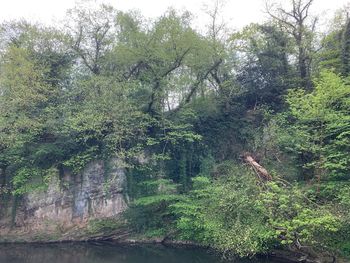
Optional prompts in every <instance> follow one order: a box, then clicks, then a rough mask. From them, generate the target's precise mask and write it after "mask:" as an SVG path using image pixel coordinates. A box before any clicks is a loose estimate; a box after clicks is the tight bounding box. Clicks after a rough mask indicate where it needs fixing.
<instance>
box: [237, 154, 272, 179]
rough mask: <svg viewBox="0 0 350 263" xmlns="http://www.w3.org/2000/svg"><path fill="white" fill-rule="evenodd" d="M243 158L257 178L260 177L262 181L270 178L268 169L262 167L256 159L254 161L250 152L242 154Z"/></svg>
mask: <svg viewBox="0 0 350 263" xmlns="http://www.w3.org/2000/svg"><path fill="white" fill-rule="evenodd" d="M243 159H244V161H245V162H246V163H247V164H249V165H250V166H251V167H252V168H253V170H254V171H255V173H256V174H257V175H258V176H259V178H261V179H262V180H264V181H271V180H272V177H271V175H270V174H269V173H268V171H267V170H266V169H265V168H264V167H262V166H261V165H260V164H259V163H258V162H257V161H255V159H254V158H253V157H252V155H251V154H249V153H245V154H244V155H243Z"/></svg>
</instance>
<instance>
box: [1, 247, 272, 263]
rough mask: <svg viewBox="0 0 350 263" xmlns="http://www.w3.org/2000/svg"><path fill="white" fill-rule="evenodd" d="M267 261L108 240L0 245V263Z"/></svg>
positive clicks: (210, 262)
mask: <svg viewBox="0 0 350 263" xmlns="http://www.w3.org/2000/svg"><path fill="white" fill-rule="evenodd" d="M228 262H235V263H253V262H254V263H263V262H264V263H267V262H272V261H270V260H266V259H264V260H257V259H256V260H235V261H224V260H222V259H221V258H220V257H219V256H218V255H215V254H213V253H209V252H207V251H206V250H203V249H194V248H191V249H189V248H169V247H164V246H160V245H147V246H146V245H143V246H136V245H122V246H121V245H115V244H111V243H61V244H7V245H0V263H228Z"/></svg>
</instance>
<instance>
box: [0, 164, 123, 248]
mask: <svg viewBox="0 0 350 263" xmlns="http://www.w3.org/2000/svg"><path fill="white" fill-rule="evenodd" d="M50 180H51V181H50V183H49V184H48V185H49V186H48V189H46V190H42V191H34V192H31V193H29V194H26V195H25V196H23V197H22V198H21V200H20V201H19V202H18V204H17V205H16V207H17V209H16V213H15V214H14V213H13V207H12V208H11V207H1V208H0V209H2V210H4V209H5V210H6V211H5V212H4V211H3V213H2V216H1V218H0V241H6V240H9V241H10V240H11V241H20V240H21V239H23V240H24V241H31V240H30V239H34V240H35V239H36V240H38V239H39V240H41V239H42V240H46V239H49V240H52V241H55V240H69V239H77V238H79V237H80V238H81V239H84V238H86V231H88V227H89V222H90V221H92V220H99V219H104V218H117V217H118V216H119V215H120V214H121V213H122V212H123V211H124V210H125V209H126V208H127V203H128V196H127V192H126V175H125V169H124V168H123V167H122V165H121V162H120V161H119V160H118V159H112V160H110V161H108V162H104V161H94V162H91V163H89V164H88V165H87V166H86V168H85V169H84V170H83V171H82V172H81V173H80V174H77V175H74V174H72V173H71V172H69V171H68V170H62V171H61V172H60V173H58V172H57V174H54V175H52V176H51V179H50ZM13 202H14V201H13ZM13 202H7V203H13ZM40 233H41V234H40ZM40 235H45V237H42V238H40Z"/></svg>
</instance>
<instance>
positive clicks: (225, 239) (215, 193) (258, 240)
mask: <svg viewBox="0 0 350 263" xmlns="http://www.w3.org/2000/svg"><path fill="white" fill-rule="evenodd" d="M223 165H224V166H225V168H224V169H220V168H219V169H220V170H221V171H223V173H221V174H220V178H219V179H217V180H215V181H212V180H211V179H209V178H208V177H196V178H194V179H193V190H192V191H190V193H189V195H188V196H187V198H186V199H184V200H181V201H180V202H178V203H176V204H174V205H172V206H171V208H172V209H173V211H174V213H175V214H176V215H177V217H178V218H177V220H176V228H177V230H178V231H179V236H180V238H183V239H189V240H195V241H197V242H200V243H203V244H205V245H210V246H213V247H214V248H216V249H218V250H219V251H221V252H223V253H224V254H226V256H230V255H231V256H232V255H240V256H252V255H254V254H256V253H260V252H264V251H266V249H267V248H268V247H269V244H270V243H271V242H273V235H272V233H273V231H272V230H271V229H269V228H268V225H267V222H266V219H265V214H264V208H263V207H260V206H259V205H257V201H258V196H259V192H260V189H259V186H257V185H256V184H255V182H254V180H255V178H254V175H253V174H251V172H250V171H249V170H246V169H245V168H244V167H241V166H234V165H228V164H223Z"/></svg>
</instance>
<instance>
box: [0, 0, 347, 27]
mask: <svg viewBox="0 0 350 263" xmlns="http://www.w3.org/2000/svg"><path fill="white" fill-rule="evenodd" d="M91 1H93V2H98V3H109V4H112V5H113V6H115V7H116V8H117V9H119V10H123V11H127V10H130V9H138V10H139V11H140V12H141V13H142V14H143V15H144V16H145V17H148V18H151V17H157V16H159V15H161V14H162V13H164V12H165V11H166V10H167V9H168V8H169V7H174V8H176V9H179V10H184V9H186V10H189V11H191V12H192V13H193V14H194V16H195V19H194V23H195V25H196V26H199V27H200V26H202V25H204V24H206V23H207V21H208V20H207V19H208V17H207V16H206V15H205V12H204V9H205V6H206V5H207V6H212V5H213V2H214V1H215V0H91ZM224 1H225V2H226V4H225V8H224V10H223V16H224V19H225V21H226V22H227V24H229V26H230V27H232V28H235V29H239V28H241V27H242V26H244V25H247V24H249V23H251V22H261V21H263V20H264V18H265V17H266V15H265V14H264V12H263V9H264V2H265V0H224ZM288 1H289V0H280V2H288ZM75 2H76V1H75V0H0V3H1V5H0V22H2V21H4V20H12V19H20V18H25V19H27V20H32V21H36V22H38V21H39V22H43V23H46V24H51V23H53V22H54V21H56V22H57V21H59V20H62V19H63V17H64V15H65V13H66V10H67V9H69V8H72V7H73V6H74V5H75ZM348 2H350V0H315V2H314V4H313V7H312V10H313V13H315V14H321V17H323V18H325V17H331V14H333V12H334V10H336V9H338V8H341V7H343V6H344V5H345V4H346V3H348Z"/></svg>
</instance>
